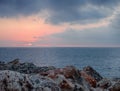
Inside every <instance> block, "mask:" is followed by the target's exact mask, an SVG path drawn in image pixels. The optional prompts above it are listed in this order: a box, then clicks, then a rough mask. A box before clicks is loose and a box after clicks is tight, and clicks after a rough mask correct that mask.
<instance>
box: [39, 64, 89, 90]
mask: <svg viewBox="0 0 120 91" xmlns="http://www.w3.org/2000/svg"><path fill="white" fill-rule="evenodd" d="M40 74H41V75H43V76H47V77H50V78H51V79H53V80H54V81H55V82H56V83H57V84H58V85H59V86H60V88H61V89H62V91H90V86H89V84H88V83H87V82H86V81H85V80H84V79H83V78H82V77H81V75H80V74H79V70H78V69H76V68H75V67H74V66H66V67H65V68H58V69H55V70H49V71H47V72H43V73H40Z"/></svg>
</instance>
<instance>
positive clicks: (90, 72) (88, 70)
mask: <svg viewBox="0 0 120 91" xmlns="http://www.w3.org/2000/svg"><path fill="white" fill-rule="evenodd" d="M83 71H84V72H86V73H87V74H88V75H90V76H91V77H93V78H94V79H95V80H96V81H97V82H98V81H100V80H102V79H103V77H102V76H101V75H100V74H99V73H98V72H96V71H95V70H94V69H93V68H92V67H90V66H87V67H84V68H83Z"/></svg>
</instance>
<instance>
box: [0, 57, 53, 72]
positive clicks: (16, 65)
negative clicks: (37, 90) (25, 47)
mask: <svg viewBox="0 0 120 91" xmlns="http://www.w3.org/2000/svg"><path fill="white" fill-rule="evenodd" d="M52 69H55V67H53V66H48V67H47V66H44V67H37V66H36V65H34V64H33V63H27V62H25V63H20V62H19V59H14V60H13V61H11V62H8V63H4V62H0V70H12V71H17V72H20V73H25V74H33V73H35V74H36V73H39V72H46V71H48V70H52Z"/></svg>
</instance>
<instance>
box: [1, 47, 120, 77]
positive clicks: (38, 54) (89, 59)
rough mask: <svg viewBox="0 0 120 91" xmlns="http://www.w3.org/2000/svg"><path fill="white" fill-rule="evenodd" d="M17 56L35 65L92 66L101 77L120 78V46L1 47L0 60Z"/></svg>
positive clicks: (7, 59)
mask: <svg viewBox="0 0 120 91" xmlns="http://www.w3.org/2000/svg"><path fill="white" fill-rule="evenodd" d="M16 58H19V59H20V60H21V62H32V63H34V64H35V65H37V66H55V67H57V68H60V67H65V66H69V65H73V66H76V67H77V68H78V69H82V68H83V67H85V66H92V67H93V68H94V69H95V70H96V71H97V72H99V73H100V74H101V75H102V76H103V77H110V78H111V77H116V78H120V48H112V47H111V48H110V47H109V48H107V47H104V48H103V47H90V48H89V47H30V48H29V47H15V48H13V47H12V48H9V47H1V48H0V61H4V62H9V61H12V60H14V59H16Z"/></svg>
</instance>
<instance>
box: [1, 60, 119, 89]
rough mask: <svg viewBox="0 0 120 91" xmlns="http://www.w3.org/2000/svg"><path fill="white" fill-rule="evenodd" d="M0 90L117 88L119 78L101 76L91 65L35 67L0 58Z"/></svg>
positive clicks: (30, 64)
mask: <svg viewBox="0 0 120 91" xmlns="http://www.w3.org/2000/svg"><path fill="white" fill-rule="evenodd" d="M0 91H120V79H119V78H113V79H108V78H104V77H102V76H101V75H100V74H99V73H98V72H96V70H94V69H93V68H92V67H90V66H87V67H84V68H83V69H77V68H76V67H74V66H66V67H64V68H55V67H53V66H49V67H46V66H45V67H37V66H36V65H34V64H33V63H21V62H20V61H19V59H15V60H13V61H11V62H8V63H4V62H0Z"/></svg>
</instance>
